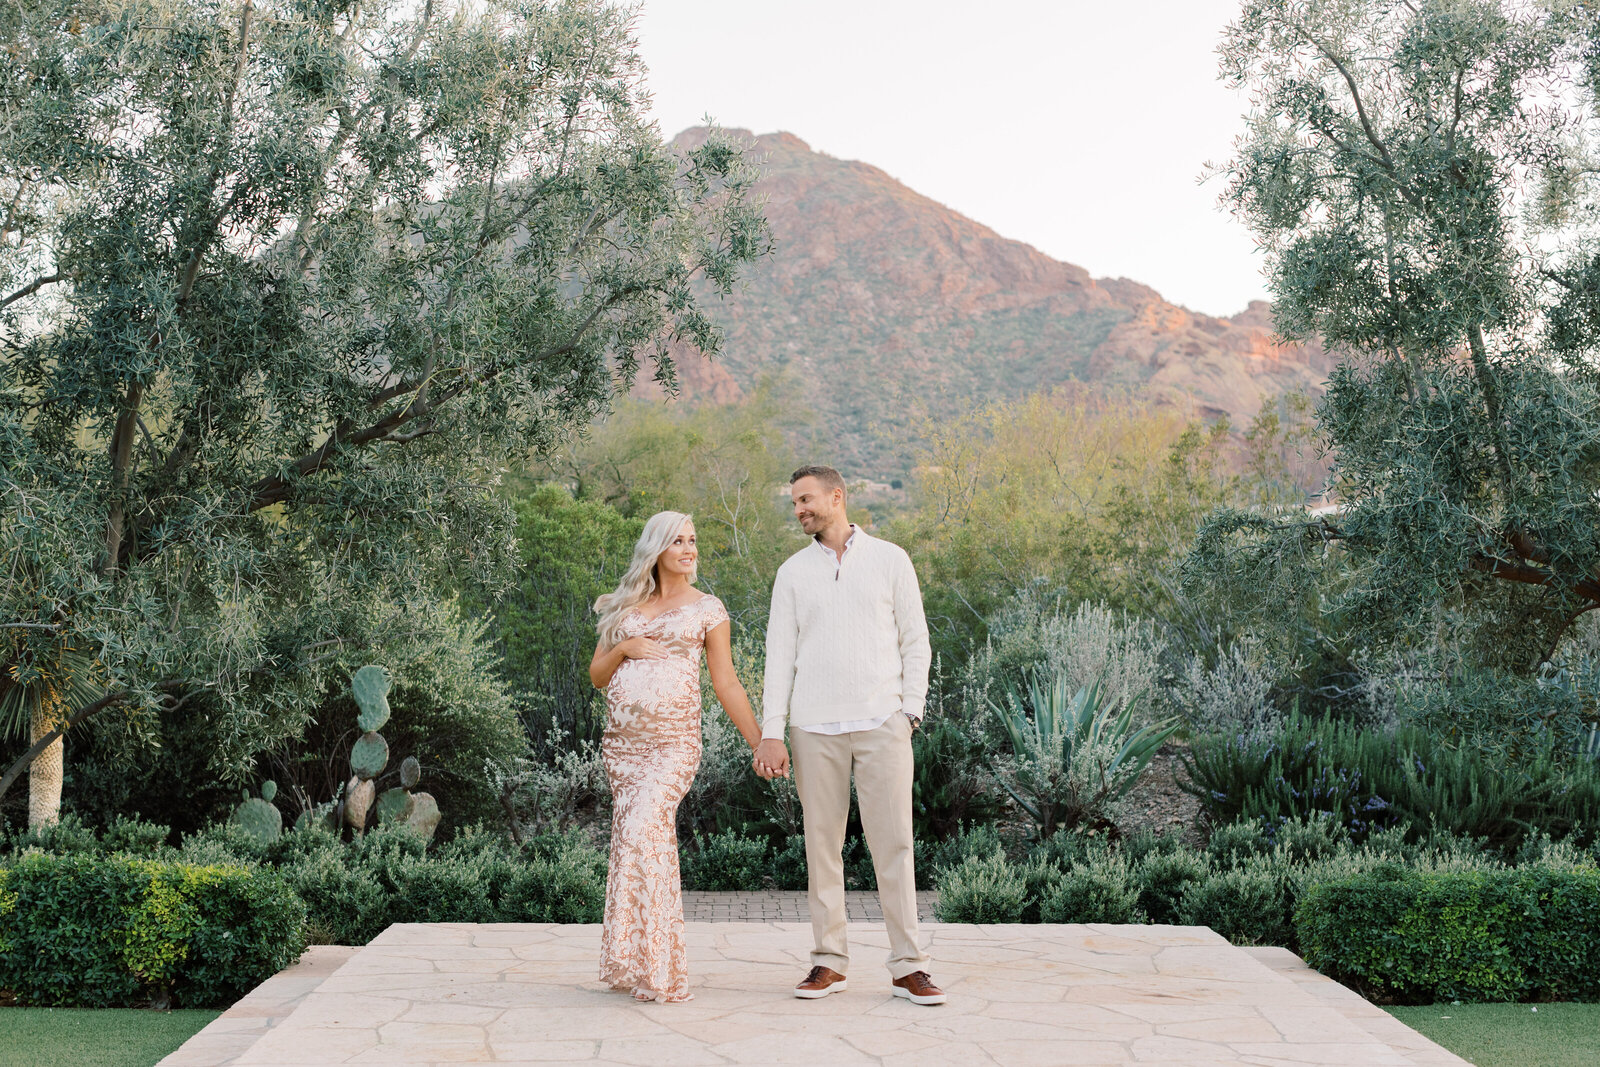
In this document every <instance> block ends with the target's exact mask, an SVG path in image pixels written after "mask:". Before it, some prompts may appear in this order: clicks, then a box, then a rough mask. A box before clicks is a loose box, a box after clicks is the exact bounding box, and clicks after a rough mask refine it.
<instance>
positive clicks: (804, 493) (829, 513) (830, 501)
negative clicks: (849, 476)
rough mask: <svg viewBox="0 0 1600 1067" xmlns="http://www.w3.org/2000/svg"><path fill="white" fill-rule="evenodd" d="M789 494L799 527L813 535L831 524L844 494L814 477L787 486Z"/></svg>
mask: <svg viewBox="0 0 1600 1067" xmlns="http://www.w3.org/2000/svg"><path fill="white" fill-rule="evenodd" d="M789 496H790V497H791V498H792V499H793V500H794V517H795V518H796V519H798V520H800V529H802V530H804V531H805V532H806V534H807V535H808V536H811V537H815V536H816V535H817V534H819V533H821V532H822V531H823V530H826V529H827V528H828V527H829V526H831V525H832V524H833V520H834V519H835V517H837V516H838V514H839V509H840V508H841V507H843V506H844V494H843V493H842V492H840V491H839V490H837V489H829V488H827V487H826V486H824V485H823V484H822V483H821V482H819V481H817V479H815V478H811V477H806V478H801V479H800V480H799V481H798V482H795V483H794V484H793V485H791V486H789Z"/></svg>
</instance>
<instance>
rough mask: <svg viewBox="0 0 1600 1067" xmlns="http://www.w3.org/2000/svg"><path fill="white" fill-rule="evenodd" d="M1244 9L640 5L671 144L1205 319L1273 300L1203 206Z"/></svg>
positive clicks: (1221, 140)
mask: <svg viewBox="0 0 1600 1067" xmlns="http://www.w3.org/2000/svg"><path fill="white" fill-rule="evenodd" d="M1238 7H1239V0H1138V2H1136V3H1115V2H1112V3H1107V2H1105V0H1097V2H1094V3H1089V2H1085V0H964V2H959V3H952V2H949V0H800V2H787V3H779V2H775V0H643V11H642V15H641V18H640V22H639V37H640V45H641V49H642V51H643V53H644V57H645V60H646V62H647V63H648V64H649V65H650V71H651V73H650V80H649V84H650V87H651V89H652V91H653V92H654V93H655V115H656V118H657V120H658V121H659V122H660V124H661V128H662V132H663V133H664V134H665V135H666V136H668V137H670V136H672V135H673V134H675V133H677V132H678V131H679V130H681V129H683V128H684V127H686V126H692V125H695V124H697V123H698V122H700V120H701V118H702V117H703V116H705V115H707V114H709V115H711V116H712V117H713V118H714V119H716V121H717V122H719V123H721V124H722V125H724V126H734V127H744V128H747V129H751V130H754V131H755V132H756V133H770V132H772V131H774V130H787V131H788V132H790V133H793V134H795V135H796V136H798V137H800V138H801V139H802V140H804V141H806V142H807V143H808V144H810V145H811V147H812V148H814V149H818V150H820V151H823V152H827V153H828V154H829V155H833V156H838V157H840V158H844V159H859V160H862V161H864V162H867V163H871V164H873V165H875V166H878V167H881V168H883V169H884V170H886V171H888V172H889V173H890V174H892V175H893V176H894V177H896V178H898V179H899V180H900V181H902V182H904V183H906V184H907V185H909V186H910V187H911V188H913V189H915V190H917V191H918V192H920V193H922V194H924V195H926V196H930V197H932V198H933V199H935V200H938V201H940V202H941V203H944V204H946V205H948V206H950V207H952V208H954V209H956V210H957V211H960V212H961V213H963V214H965V215H967V216H969V217H971V218H973V219H976V220H977V221H978V222H981V223H983V224H985V225H987V226H990V227H992V228H994V229H995V230H997V231H999V232H1000V233H1001V234H1002V235H1003V236H1006V237H1011V238H1015V239H1017V240H1021V241H1026V242H1028V243H1029V244H1032V245H1034V246H1035V247H1037V248H1039V249H1040V250H1041V251H1043V252H1045V253H1046V254H1048V255H1051V256H1054V257H1055V258H1057V259H1063V260H1066V261H1068V262H1071V263H1076V264H1078V265H1079V266H1081V267H1084V268H1085V269H1087V270H1088V271H1089V272H1090V273H1091V274H1093V275H1095V276H1096V277H1115V276H1118V275H1121V276H1124V277H1128V278H1133V279H1134V280H1136V281H1141V282H1144V283H1145V284H1147V285H1150V286H1153V287H1154V288H1155V289H1157V290H1159V291H1160V292H1161V294H1162V295H1163V296H1165V297H1166V298H1167V299H1168V300H1171V301H1174V302H1175V303H1179V304H1183V305H1186V306H1188V307H1191V308H1194V309H1195V310H1198V311H1204V312H1207V313H1210V314H1215V315H1228V314H1232V313H1233V312H1236V311H1239V310H1241V309H1243V307H1244V306H1245V304H1246V303H1248V302H1249V301H1250V300H1252V299H1261V298H1265V297H1266V296H1267V293H1266V289H1265V283H1264V281H1263V280H1262V278H1261V273H1260V272H1261V258H1260V256H1259V255H1257V254H1256V253H1255V251H1254V245H1253V243H1252V241H1251V238H1250V234H1249V233H1248V232H1247V231H1246V230H1245V228H1244V227H1243V226H1242V225H1240V224H1239V223H1237V222H1235V221H1234V220H1233V219H1231V218H1230V217H1229V216H1228V215H1226V214H1225V213H1223V212H1221V211H1219V210H1218V209H1217V206H1216V201H1217V196H1218V194H1219V193H1220V192H1221V181H1220V179H1214V180H1212V181H1209V182H1207V183H1205V184H1204V185H1197V184H1196V179H1197V178H1198V177H1199V175H1200V174H1201V172H1202V170H1203V169H1204V166H1205V164H1206V163H1207V162H1208V161H1211V162H1216V163H1222V162H1224V161H1226V160H1227V158H1228V156H1229V151H1230V146H1231V144H1232V140H1233V137H1234V134H1235V133H1236V132H1237V131H1238V130H1239V129H1240V128H1241V127H1242V122H1241V119H1240V115H1241V114H1242V113H1243V111H1244V110H1245V102H1244V99H1243V97H1242V95H1240V94H1236V93H1234V92H1233V91H1232V90H1230V89H1228V88H1227V87H1226V86H1224V85H1223V84H1222V83H1221V82H1219V81H1218V80H1217V77H1216V71H1217V60H1216V53H1215V50H1216V46H1217V43H1218V41H1219V39H1220V37H1221V32H1222V28H1223V27H1224V26H1225V25H1226V24H1227V23H1228V22H1229V21H1230V20H1231V19H1232V18H1233V17H1234V15H1235V12H1236V11H1237V9H1238Z"/></svg>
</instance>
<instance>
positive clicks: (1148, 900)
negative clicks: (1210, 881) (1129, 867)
mask: <svg viewBox="0 0 1600 1067" xmlns="http://www.w3.org/2000/svg"><path fill="white" fill-rule="evenodd" d="M1210 876H1211V865H1210V864H1209V863H1208V862H1206V858H1205V857H1204V856H1202V855H1200V854H1199V853H1195V852H1190V851H1188V850H1184V851H1181V852H1152V853H1149V854H1147V855H1146V856H1145V857H1144V858H1143V859H1142V860H1140V861H1139V863H1138V864H1137V865H1136V866H1135V867H1134V868H1133V883H1134V885H1135V886H1137V887H1138V890H1139V910H1140V911H1142V912H1144V913H1145V915H1146V916H1148V917H1149V921H1150V922H1153V923H1162V924H1173V923H1177V922H1179V914H1180V912H1181V909H1182V904H1183V892H1184V889H1185V887H1187V886H1189V885H1190V884H1191V883H1194V882H1203V881H1205V880H1206V879H1207V878H1209V877H1210Z"/></svg>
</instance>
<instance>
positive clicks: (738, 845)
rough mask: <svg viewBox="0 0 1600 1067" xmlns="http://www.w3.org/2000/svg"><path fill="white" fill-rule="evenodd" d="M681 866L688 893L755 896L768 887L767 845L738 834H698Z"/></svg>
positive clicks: (685, 854) (731, 831)
mask: <svg viewBox="0 0 1600 1067" xmlns="http://www.w3.org/2000/svg"><path fill="white" fill-rule="evenodd" d="M802 840H803V839H802ZM682 863H683V887H684V888H685V889H698V890H708V891H719V890H720V891H728V890H733V891H744V892H755V891H759V890H762V889H765V888H766V887H767V843H766V842H765V841H763V840H760V839H758V838H753V837H746V836H744V835H743V834H741V833H739V832H737V831H735V830H729V831H727V832H726V833H720V834H710V835H709V836H706V837H701V836H700V835H699V834H695V835H694V848H692V849H684V850H683V858H682Z"/></svg>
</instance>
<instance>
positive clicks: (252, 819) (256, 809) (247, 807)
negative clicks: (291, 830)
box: [233, 797, 283, 841]
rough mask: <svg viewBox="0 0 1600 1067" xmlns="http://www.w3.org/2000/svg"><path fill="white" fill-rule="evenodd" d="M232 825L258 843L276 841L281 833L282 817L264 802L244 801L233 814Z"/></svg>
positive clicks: (257, 800) (259, 800)
mask: <svg viewBox="0 0 1600 1067" xmlns="http://www.w3.org/2000/svg"><path fill="white" fill-rule="evenodd" d="M233 824H234V825H235V826H237V827H239V828H240V829H242V830H244V832H245V833H247V834H249V835H251V836H252V837H254V838H256V839H257V840H260V841H276V840H277V839H278V837H279V835H281V834H282V833H283V816H282V815H280V814H279V813H278V809H277V808H275V807H273V806H272V805H271V804H269V803H268V802H267V801H265V800H261V799H259V798H255V797H253V798H251V799H249V800H246V801H245V802H244V803H243V804H240V805H239V807H238V808H237V809H236V810H235V811H234V813H233Z"/></svg>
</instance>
